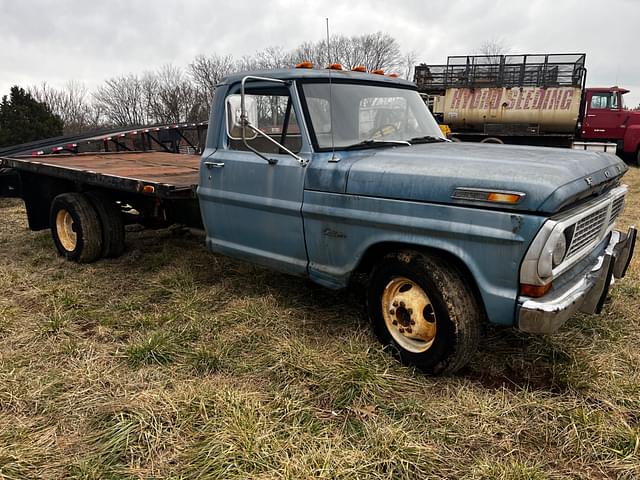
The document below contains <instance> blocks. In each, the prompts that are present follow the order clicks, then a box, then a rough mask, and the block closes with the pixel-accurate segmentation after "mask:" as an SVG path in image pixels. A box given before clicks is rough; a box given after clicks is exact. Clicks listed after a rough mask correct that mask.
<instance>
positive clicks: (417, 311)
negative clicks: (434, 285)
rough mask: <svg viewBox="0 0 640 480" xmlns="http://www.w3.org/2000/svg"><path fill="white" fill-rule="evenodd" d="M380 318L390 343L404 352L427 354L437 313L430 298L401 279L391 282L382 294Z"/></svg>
mask: <svg viewBox="0 0 640 480" xmlns="http://www.w3.org/2000/svg"><path fill="white" fill-rule="evenodd" d="M382 316H383V317H384V321H385V323H386V325H387V329H388V330H389V333H391V336H392V337H393V339H394V340H395V341H396V343H398V345H400V346H401V347H402V348H404V349H405V350H408V351H409V352H413V353H422V352H426V351H427V350H429V348H431V345H433V341H434V340H435V338H436V312H435V310H434V308H433V304H432V303H431V300H430V299H429V296H428V295H427V294H426V293H425V291H424V290H423V289H422V287H420V285H418V284H417V283H415V282H413V281H411V280H409V279H408V278H404V277H396V278H394V279H393V280H391V281H390V282H389V283H388V284H387V286H386V287H385V289H384V292H383V293H382Z"/></svg>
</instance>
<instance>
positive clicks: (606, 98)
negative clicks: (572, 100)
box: [579, 87, 640, 160]
mask: <svg viewBox="0 0 640 480" xmlns="http://www.w3.org/2000/svg"><path fill="white" fill-rule="evenodd" d="M626 93H629V90H626V89H624V88H619V87H609V88H587V89H585V92H584V100H583V101H584V106H583V112H584V114H583V120H582V124H581V126H580V127H579V128H580V137H581V138H582V139H584V140H601V141H610V142H614V143H617V144H618V150H620V151H623V152H625V153H627V154H635V155H637V156H638V158H637V159H638V160H640V150H639V149H640V112H636V111H631V110H628V109H626V108H625V107H624V100H623V96H624V94H626Z"/></svg>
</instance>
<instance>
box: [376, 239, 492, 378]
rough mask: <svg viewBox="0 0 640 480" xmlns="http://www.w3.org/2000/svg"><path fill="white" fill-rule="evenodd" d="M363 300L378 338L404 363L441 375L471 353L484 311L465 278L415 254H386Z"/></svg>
mask: <svg viewBox="0 0 640 480" xmlns="http://www.w3.org/2000/svg"><path fill="white" fill-rule="evenodd" d="M367 297H368V298H367V307H368V311H369V316H370V318H371V320H372V322H373V329H374V331H375V333H376V336H377V337H378V339H379V340H380V342H381V343H382V344H383V345H384V346H385V347H388V348H390V350H391V351H392V353H394V354H396V355H397V356H398V357H399V359H400V360H401V361H402V362H403V363H405V364H409V365H413V366H415V367H418V368H420V369H421V370H423V371H425V372H426V373H429V374H445V373H452V372H455V371H456V370H458V369H460V368H462V367H463V366H465V365H466V364H467V363H468V362H469V360H470V359H471V357H472V356H473V354H474V353H475V351H476V348H477V345H478V341H479V337H480V323H481V318H482V308H481V306H480V304H479V302H478V300H477V299H476V297H475V295H474V293H473V291H472V290H471V288H470V287H469V283H468V280H467V279H465V278H464V275H463V274H462V273H461V272H459V271H458V269H456V268H454V267H453V266H452V265H450V264H448V263H446V262H444V261H443V260H441V259H439V258H437V257H435V256H432V255H428V254H425V253H420V252H416V251H403V252H396V253H394V254H390V255H387V256H386V257H385V258H384V259H383V260H382V261H381V262H380V263H379V264H378V266H377V267H375V268H374V270H373V273H372V275H371V278H370V283H369V289H368V295H367Z"/></svg>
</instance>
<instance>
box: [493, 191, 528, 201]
mask: <svg viewBox="0 0 640 480" xmlns="http://www.w3.org/2000/svg"><path fill="white" fill-rule="evenodd" d="M521 198H522V195H518V194H516V193H499V192H491V193H490V194H489V195H488V196H487V200H488V201H490V202H498V203H518V202H519V201H520V199H521Z"/></svg>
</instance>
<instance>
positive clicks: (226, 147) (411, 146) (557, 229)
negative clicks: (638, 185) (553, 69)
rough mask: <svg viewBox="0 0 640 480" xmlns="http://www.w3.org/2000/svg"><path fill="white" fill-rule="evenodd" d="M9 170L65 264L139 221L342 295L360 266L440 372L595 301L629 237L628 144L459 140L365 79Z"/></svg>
mask: <svg viewBox="0 0 640 480" xmlns="http://www.w3.org/2000/svg"><path fill="white" fill-rule="evenodd" d="M0 162H1V163H0V168H2V170H1V171H2V173H1V174H0V187H1V188H0V192H1V193H2V194H3V195H5V196H14V197H20V198H23V199H24V201H25V205H26V210H27V216H28V220H29V225H30V227H31V228H32V229H33V230H40V229H46V228H49V229H51V233H52V236H53V240H54V244H55V246H56V248H57V250H58V252H59V253H60V254H61V255H63V256H64V257H66V258H68V259H70V260H74V261H79V262H90V261H94V260H96V259H98V258H100V257H102V256H116V255H119V254H120V253H122V251H123V250H124V225H125V224H126V223H141V224H144V225H147V226H163V225H167V224H171V223H182V224H185V225H188V226H191V227H195V228H204V230H205V231H206V243H207V246H208V248H209V249H210V250H211V251H214V252H218V253H222V254H224V255H229V256H233V257H237V258H241V259H244V260H247V261H250V262H255V263H257V264H261V265H264V266H267V267H269V268H273V269H275V270H279V271H282V272H287V273H290V274H293V275H298V276H301V277H307V278H309V279H311V280H312V281H314V282H316V283H318V284H321V285H324V286H326V287H328V288H331V289H340V288H345V287H348V286H349V285H350V283H351V282H352V281H353V280H354V279H355V278H366V279H367V309H368V313H369V316H370V319H371V323H372V326H373V330H374V331H375V334H376V335H377V337H378V338H379V340H380V342H381V343H382V344H383V345H384V346H385V347H388V348H389V350H390V351H392V352H393V353H394V354H396V355H397V356H398V357H399V358H400V359H401V360H402V361H403V362H405V363H408V364H411V365H415V366H417V367H419V368H421V369H423V370H424V371H426V372H428V373H433V374H440V373H450V372H453V371H455V370H457V369H459V368H461V367H462V366H464V365H465V364H466V363H467V362H468V361H469V360H470V358H471V356H472V355H473V353H474V351H475V349H476V346H477V343H478V339H479V335H480V331H481V326H482V324H483V323H484V322H489V323H492V324H498V325H504V326H512V327H516V328H518V329H520V330H522V331H525V332H531V333H540V334H544V333H551V332H554V331H556V330H557V329H558V328H560V327H561V325H562V324H563V323H564V322H565V321H566V320H567V319H569V318H570V317H571V316H573V315H574V314H575V313H577V312H587V313H598V312H600V310H601V308H602V305H603V303H604V301H605V300H606V297H607V292H608V289H609V285H610V284H611V283H612V280H613V278H614V277H615V278H622V277H624V275H625V273H626V270H627V268H628V266H629V263H630V261H631V258H632V255H633V249H634V245H635V240H636V229H635V228H634V227H632V228H630V229H629V230H628V231H627V232H620V231H617V230H615V228H614V226H615V221H616V218H617V217H618V215H619V214H620V212H621V211H622V209H623V208H624V202H625V195H626V193H627V187H626V186H625V185H624V184H623V183H622V177H623V175H624V174H625V172H626V171H627V166H626V165H625V164H624V163H623V162H622V161H620V160H619V159H618V158H617V157H616V156H614V155H611V154H606V153H598V152H584V151H572V150H565V149H552V148H532V147H519V146H504V145H490V144H475V143H473V144H465V143H454V142H450V141H448V140H446V139H445V138H444V137H443V135H442V133H441V131H440V129H439V127H438V125H437V124H436V122H435V121H434V119H433V117H432V116H431V114H430V112H429V110H428V109H427V107H426V106H425V104H424V103H423V101H422V99H421V98H420V95H419V94H418V92H417V91H416V87H415V85H414V84H412V83H410V82H407V81H403V80H400V79H397V78H391V77H389V76H385V75H380V74H369V73H362V72H357V71H344V70H332V69H309V68H298V69H287V70H273V71H263V72H252V73H243V74H236V75H232V76H230V77H228V78H226V79H225V80H223V81H222V82H221V83H220V85H218V87H217V88H216V90H215V95H214V98H213V104H212V109H211V117H210V121H209V128H208V131H207V137H206V148H204V151H203V152H202V155H201V157H198V156H194V155H178V154H169V153H163V152H149V151H146V152H108V153H107V152H93V153H92V152H89V153H84V154H66V155H41V156H37V157H31V156H29V157H27V156H20V155H13V156H11V157H3V158H2V159H0Z"/></svg>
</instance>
